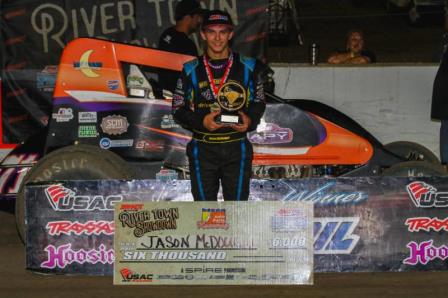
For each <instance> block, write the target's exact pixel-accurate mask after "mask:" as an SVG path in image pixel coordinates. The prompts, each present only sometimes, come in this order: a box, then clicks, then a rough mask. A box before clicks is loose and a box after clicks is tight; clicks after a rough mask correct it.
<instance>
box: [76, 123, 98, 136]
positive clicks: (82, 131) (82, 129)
mask: <svg viewBox="0 0 448 298" xmlns="http://www.w3.org/2000/svg"><path fill="white" fill-rule="evenodd" d="M97 136H98V132H97V131H96V126H95V125H80V126H78V137H79V138H96V137H97Z"/></svg>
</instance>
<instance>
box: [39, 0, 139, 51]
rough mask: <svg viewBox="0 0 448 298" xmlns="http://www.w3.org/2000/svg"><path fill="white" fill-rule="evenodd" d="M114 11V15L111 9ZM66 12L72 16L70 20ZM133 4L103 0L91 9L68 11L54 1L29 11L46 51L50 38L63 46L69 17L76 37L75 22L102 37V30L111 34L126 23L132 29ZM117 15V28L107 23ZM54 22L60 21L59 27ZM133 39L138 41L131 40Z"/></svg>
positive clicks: (88, 34) (133, 22)
mask: <svg viewBox="0 0 448 298" xmlns="http://www.w3.org/2000/svg"><path fill="white" fill-rule="evenodd" d="M114 9H115V10H116V11H117V14H116V15H115V14H114V13H113V10H114ZM69 15H70V16H71V20H69ZM134 15H135V10H134V4H133V3H132V2H131V1H119V2H115V1H113V2H109V3H103V4H101V5H99V7H98V5H93V6H92V7H91V10H90V11H87V10H86V8H84V7H81V8H78V9H72V10H71V11H69V12H67V11H65V10H64V8H63V7H61V6H58V5H56V4H51V3H47V4H42V5H39V6H38V7H36V9H35V10H34V11H33V13H32V14H31V25H32V27H33V29H34V31H36V32H37V33H39V34H40V35H42V44H43V49H44V52H45V53H48V51H49V42H50V39H52V40H54V41H56V43H57V44H58V45H59V46H60V47H61V48H63V47H64V46H65V43H64V42H63V41H62V40H63V39H64V38H63V37H62V35H63V34H65V33H66V31H67V28H68V24H69V21H70V23H71V29H72V30H73V37H74V38H78V37H79V36H80V33H79V25H78V22H79V23H80V24H82V25H84V26H83V27H84V28H85V30H86V33H87V36H89V37H102V36H101V34H111V33H115V32H117V31H118V30H120V31H124V30H125V29H126V25H127V24H129V26H131V28H132V29H135V28H136V21H135V17H134ZM116 17H117V18H118V22H117V23H118V28H114V27H111V26H110V23H111V20H112V19H114V18H116ZM97 18H99V20H100V21H101V26H100V27H99V26H96V21H97ZM56 24H62V27H60V28H56V27H55V26H56ZM96 28H101V32H95V29H96ZM133 43H137V42H136V41H133Z"/></svg>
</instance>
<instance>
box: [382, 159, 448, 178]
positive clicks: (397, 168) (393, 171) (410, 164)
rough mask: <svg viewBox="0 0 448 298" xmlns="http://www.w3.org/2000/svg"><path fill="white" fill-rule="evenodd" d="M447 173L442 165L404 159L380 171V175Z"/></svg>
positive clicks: (419, 175)
mask: <svg viewBox="0 0 448 298" xmlns="http://www.w3.org/2000/svg"><path fill="white" fill-rule="evenodd" d="M447 174H448V173H447V172H446V170H445V168H444V167H443V166H442V165H437V164H432V163H429V162H426V161H405V162H400V163H397V164H394V165H393V166H391V167H390V168H387V169H385V170H384V171H383V172H382V176H394V177H423V176H446V175H447Z"/></svg>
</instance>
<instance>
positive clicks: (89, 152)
mask: <svg viewBox="0 0 448 298" xmlns="http://www.w3.org/2000/svg"><path fill="white" fill-rule="evenodd" d="M132 178H133V174H132V171H131V169H130V167H129V165H128V164H127V163H126V161H124V160H123V159H122V158H121V157H119V156H118V155H116V154H115V153H113V152H111V151H107V150H104V149H100V148H98V147H94V146H89V145H73V146H68V147H64V148H61V149H58V150H55V151H53V152H51V153H50V154H48V155H47V156H45V157H44V158H42V159H41V160H39V161H38V162H37V163H36V165H34V166H33V167H32V168H31V170H29V171H28V173H27V174H26V176H25V178H24V180H23V182H22V184H21V185H20V188H19V192H18V194H17V199H16V206H15V215H16V226H17V231H18V233H19V237H20V239H21V240H22V242H23V243H25V242H26V235H25V232H26V218H25V184H26V183H28V182H39V181H54V180H97V179H123V180H130V179H132Z"/></svg>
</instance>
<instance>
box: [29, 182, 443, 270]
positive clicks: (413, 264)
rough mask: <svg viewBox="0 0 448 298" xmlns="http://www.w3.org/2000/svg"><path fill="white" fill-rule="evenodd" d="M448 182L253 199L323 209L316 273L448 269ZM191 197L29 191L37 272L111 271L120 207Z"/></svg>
mask: <svg viewBox="0 0 448 298" xmlns="http://www.w3.org/2000/svg"><path fill="white" fill-rule="evenodd" d="M447 185H448V178H444V177H421V178H420V177H419V178H418V179H417V178H394V177H357V178H336V179H322V178H319V179H317V178H316V179H301V180H253V181H252V182H251V196H250V200H251V201H272V200H274V201H287V202H289V201H307V202H313V204H314V227H313V233H314V270H315V271H316V272H361V271H368V272H372V271H411V270H447V269H448V262H447V258H448V248H447V245H448V240H447V232H448V217H447V212H446V211H447V210H448V209H447V208H448V186H447ZM172 200H176V201H192V197H191V194H190V181H188V180H178V181H172V182H161V181H155V180H133V181H117V180H103V181H69V182H60V183H47V184H33V185H28V186H27V188H26V201H27V204H26V205H27V207H26V217H27V223H28V226H27V245H26V251H27V257H26V267H27V268H28V269H30V270H33V271H39V272H49V273H62V274H89V275H112V272H113V263H114V259H115V257H114V250H113V234H114V225H113V209H114V204H115V203H117V202H130V201H137V202H145V201H172Z"/></svg>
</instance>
